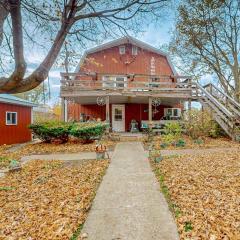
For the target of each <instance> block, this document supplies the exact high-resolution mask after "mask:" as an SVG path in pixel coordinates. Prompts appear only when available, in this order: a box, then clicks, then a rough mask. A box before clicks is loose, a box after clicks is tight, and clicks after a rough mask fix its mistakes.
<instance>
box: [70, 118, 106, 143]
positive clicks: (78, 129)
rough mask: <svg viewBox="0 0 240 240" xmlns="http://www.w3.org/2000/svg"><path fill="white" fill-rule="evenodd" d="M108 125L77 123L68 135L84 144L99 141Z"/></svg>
mask: <svg viewBox="0 0 240 240" xmlns="http://www.w3.org/2000/svg"><path fill="white" fill-rule="evenodd" d="M107 126H108V124H106V123H100V122H97V123H77V124H75V125H74V126H73V127H72V128H71V130H70V134H71V135H72V136H74V137H77V138H79V139H81V140H83V141H84V142H85V143H87V142H89V141H93V140H95V139H100V138H101V137H102V135H103V134H104V133H105V131H106V129H107Z"/></svg>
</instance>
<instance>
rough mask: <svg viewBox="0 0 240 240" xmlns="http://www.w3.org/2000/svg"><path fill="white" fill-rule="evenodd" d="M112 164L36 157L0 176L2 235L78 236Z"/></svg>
mask: <svg viewBox="0 0 240 240" xmlns="http://www.w3.org/2000/svg"><path fill="white" fill-rule="evenodd" d="M108 164H109V162H108V161H107V160H103V161H96V160H86V161H82V162H80V163H78V164H74V166H72V165H71V164H66V163H63V162H60V161H40V160H36V161H31V162H29V163H27V164H26V165H24V166H23V169H22V170H21V171H19V172H15V173H9V174H7V175H6V176H5V177H3V178H0V208H1V211H0V239H77V238H76V236H77V235H78V234H79V233H80V229H81V226H82V224H83V223H84V221H85V219H86V216H87V212H88V211H89V208H90V206H91V203H92V200H93V198H94V196H95V193H96V190H97V187H98V185H99V183H100V182H101V179H102V177H103V175H104V173H105V170H106V168H107V166H108ZM74 233H75V234H74Z"/></svg>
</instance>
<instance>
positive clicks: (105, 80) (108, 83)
mask: <svg viewBox="0 0 240 240" xmlns="http://www.w3.org/2000/svg"><path fill="white" fill-rule="evenodd" d="M113 80H114V79H113V77H111V76H104V77H103V87H114V83H113V82H112V81H113Z"/></svg>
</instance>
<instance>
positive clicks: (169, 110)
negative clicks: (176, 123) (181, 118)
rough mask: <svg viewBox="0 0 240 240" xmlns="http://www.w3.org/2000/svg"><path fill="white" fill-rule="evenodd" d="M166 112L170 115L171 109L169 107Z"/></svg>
mask: <svg viewBox="0 0 240 240" xmlns="http://www.w3.org/2000/svg"><path fill="white" fill-rule="evenodd" d="M167 113H168V115H170V116H171V115H172V109H170V108H169V109H168V111H167Z"/></svg>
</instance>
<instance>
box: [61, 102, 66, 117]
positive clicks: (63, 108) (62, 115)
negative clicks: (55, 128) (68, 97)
mask: <svg viewBox="0 0 240 240" xmlns="http://www.w3.org/2000/svg"><path fill="white" fill-rule="evenodd" d="M64 111H65V101H64V98H62V99H61V120H62V121H64V119H65V117H64Z"/></svg>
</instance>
